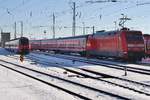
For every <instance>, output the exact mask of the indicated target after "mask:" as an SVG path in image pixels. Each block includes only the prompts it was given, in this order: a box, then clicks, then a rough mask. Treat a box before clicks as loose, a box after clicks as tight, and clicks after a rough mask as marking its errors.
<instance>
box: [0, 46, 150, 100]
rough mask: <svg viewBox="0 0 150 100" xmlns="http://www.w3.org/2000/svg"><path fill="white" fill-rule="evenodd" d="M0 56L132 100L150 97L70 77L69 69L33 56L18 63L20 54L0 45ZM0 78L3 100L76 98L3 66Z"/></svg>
mask: <svg viewBox="0 0 150 100" xmlns="http://www.w3.org/2000/svg"><path fill="white" fill-rule="evenodd" d="M30 55H35V54H33V53H31V54H30ZM36 56H39V57H42V58H43V59H40V61H44V60H47V61H50V62H53V63H60V64H63V65H64V66H67V67H70V68H71V67H84V68H88V69H91V70H95V71H99V72H103V73H106V74H110V75H114V76H119V77H122V78H127V79H131V80H136V81H139V82H144V83H147V84H150V77H149V76H148V75H140V74H135V73H131V72H128V76H124V71H120V70H117V69H112V68H105V67H102V66H97V65H90V64H86V63H81V62H77V61H76V62H75V63H73V62H72V61H71V60H64V59H59V58H55V57H49V56H46V55H42V54H38V55H37V54H36ZM14 58H16V59H14ZM26 58H28V56H26ZM0 59H3V60H7V61H11V62H13V63H16V64H21V65H23V66H28V67H30V68H34V69H37V70H40V71H44V72H47V73H51V74H53V75H56V76H60V77H62V78H66V79H70V80H72V81H77V82H78V83H83V84H85V83H86V84H87V85H89V86H93V87H96V88H100V89H102V90H105V91H112V92H115V93H116V94H121V95H125V96H129V97H131V98H132V99H137V100H139V99H141V100H149V99H150V97H147V96H144V95H142V94H139V95H138V94H135V93H134V92H131V91H129V90H124V89H120V88H119V87H115V86H111V85H109V84H106V83H104V82H96V81H93V80H91V79H88V78H77V77H68V76H73V75H74V74H72V73H68V72H67V74H64V72H65V71H64V70H63V69H59V68H57V67H55V66H46V65H42V64H38V62H37V61H36V60H35V59H32V60H31V59H25V61H24V62H20V61H19V55H13V54H12V53H9V52H7V51H5V50H4V49H2V48H0ZM91 75H92V74H91ZM95 77H97V76H95ZM0 78H1V79H2V80H1V82H0V88H1V89H0V97H2V99H3V100H76V99H77V98H75V97H73V96H71V95H69V94H67V93H64V92H62V91H60V90H57V89H55V88H52V87H49V86H46V85H44V84H42V83H40V82H37V81H34V80H32V79H30V78H27V77H25V76H23V75H20V74H16V73H15V72H12V71H9V70H7V69H5V68H3V67H2V68H0ZM18 83H19V84H18ZM56 83H59V84H62V85H63V82H57V81H56ZM120 83H121V82H120ZM121 84H122V83H121ZM64 86H67V84H64ZM70 88H72V86H70ZM77 90H78V89H77ZM145 90H146V89H145ZM85 93H86V92H85ZM8 95H9V96H8ZM89 96H90V95H89ZM97 96H102V95H97ZM103 99H106V100H108V98H105V97H103Z"/></svg>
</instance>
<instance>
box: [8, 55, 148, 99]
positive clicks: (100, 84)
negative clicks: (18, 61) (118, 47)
mask: <svg viewBox="0 0 150 100" xmlns="http://www.w3.org/2000/svg"><path fill="white" fill-rule="evenodd" d="M39 56H40V57H41V56H42V57H46V56H44V55H39ZM11 57H12V56H11ZM49 58H50V56H49ZM7 59H8V58H7ZM50 59H51V60H50V61H53V63H58V61H59V62H60V63H62V64H63V65H68V66H70V67H84V68H85V67H88V66H89V64H85V63H80V62H75V64H72V62H71V61H69V60H67V62H66V60H61V59H57V61H55V60H56V59H55V57H51V58H50ZM41 60H43V61H44V59H41ZM29 61H30V60H28V62H29ZM64 61H65V63H64ZM24 63H25V62H24ZM24 63H22V64H24ZM31 63H33V64H36V65H37V66H39V67H40V68H39V70H41V69H43V68H41V66H43V65H41V64H38V62H35V63H34V61H33V62H32V61H31ZM78 64H79V65H78ZM43 67H47V68H44V69H46V70H47V69H48V70H47V71H48V72H50V73H53V74H54V73H55V74H56V75H58V76H61V77H65V76H66V75H65V76H63V75H64V73H63V72H64V70H62V69H59V68H55V67H50V66H49V67H48V66H45V65H44V66H43ZM93 67H94V68H95V66H93ZM98 67H100V66H98ZM88 68H89V67H88ZM91 69H92V66H91ZM95 69H96V68H95ZM60 73H61V74H60ZM69 74H70V75H69ZM121 75H122V74H121ZM67 76H68V77H66V78H67V79H68V78H70V79H71V80H76V81H77V80H78V81H79V83H81V82H83V84H84V83H86V84H89V85H90V86H94V87H98V88H104V90H109V91H113V92H116V93H118V91H122V93H124V92H125V90H120V88H118V89H117V88H116V87H113V86H112V85H110V84H107V83H104V82H96V81H93V80H91V79H89V78H87V77H86V78H84V77H80V78H79V77H72V76H77V75H72V74H71V73H69V72H67ZM69 76H71V77H69ZM95 77H97V76H95ZM123 77H124V76H123ZM105 79H106V80H107V79H110V78H105ZM120 83H121V82H120ZM123 84H124V83H123ZM103 85H105V86H106V87H107V88H108V89H107V88H106V87H105V86H103ZM112 87H113V88H112ZM145 90H146V89H145ZM126 92H127V91H126ZM128 92H130V91H128ZM119 93H120V92H119ZM130 93H131V92H130ZM130 93H129V94H130ZM129 94H123V95H127V96H129V97H131V95H129ZM131 94H132V97H133V98H134V99H139V97H140V98H141V97H143V98H141V99H144V100H145V98H144V97H145V96H143V95H140V94H138V95H137V94H135V93H131ZM133 94H134V95H133Z"/></svg>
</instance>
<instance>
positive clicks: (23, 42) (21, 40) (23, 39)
mask: <svg viewBox="0 0 150 100" xmlns="http://www.w3.org/2000/svg"><path fill="white" fill-rule="evenodd" d="M20 43H21V44H22V45H25V44H29V40H28V39H26V38H22V39H20Z"/></svg>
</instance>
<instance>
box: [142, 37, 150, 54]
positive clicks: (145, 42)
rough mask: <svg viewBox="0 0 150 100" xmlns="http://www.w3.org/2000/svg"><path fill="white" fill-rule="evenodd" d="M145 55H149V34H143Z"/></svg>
mask: <svg viewBox="0 0 150 100" xmlns="http://www.w3.org/2000/svg"><path fill="white" fill-rule="evenodd" d="M143 37H144V44H145V56H146V57H150V35H149V34H144V35H143Z"/></svg>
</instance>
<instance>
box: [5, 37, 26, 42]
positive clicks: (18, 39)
mask: <svg viewBox="0 0 150 100" xmlns="http://www.w3.org/2000/svg"><path fill="white" fill-rule="evenodd" d="M19 39H27V40H28V38H27V37H20V38H15V39H11V40H9V41H14V40H19ZM9 41H7V42H9Z"/></svg>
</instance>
